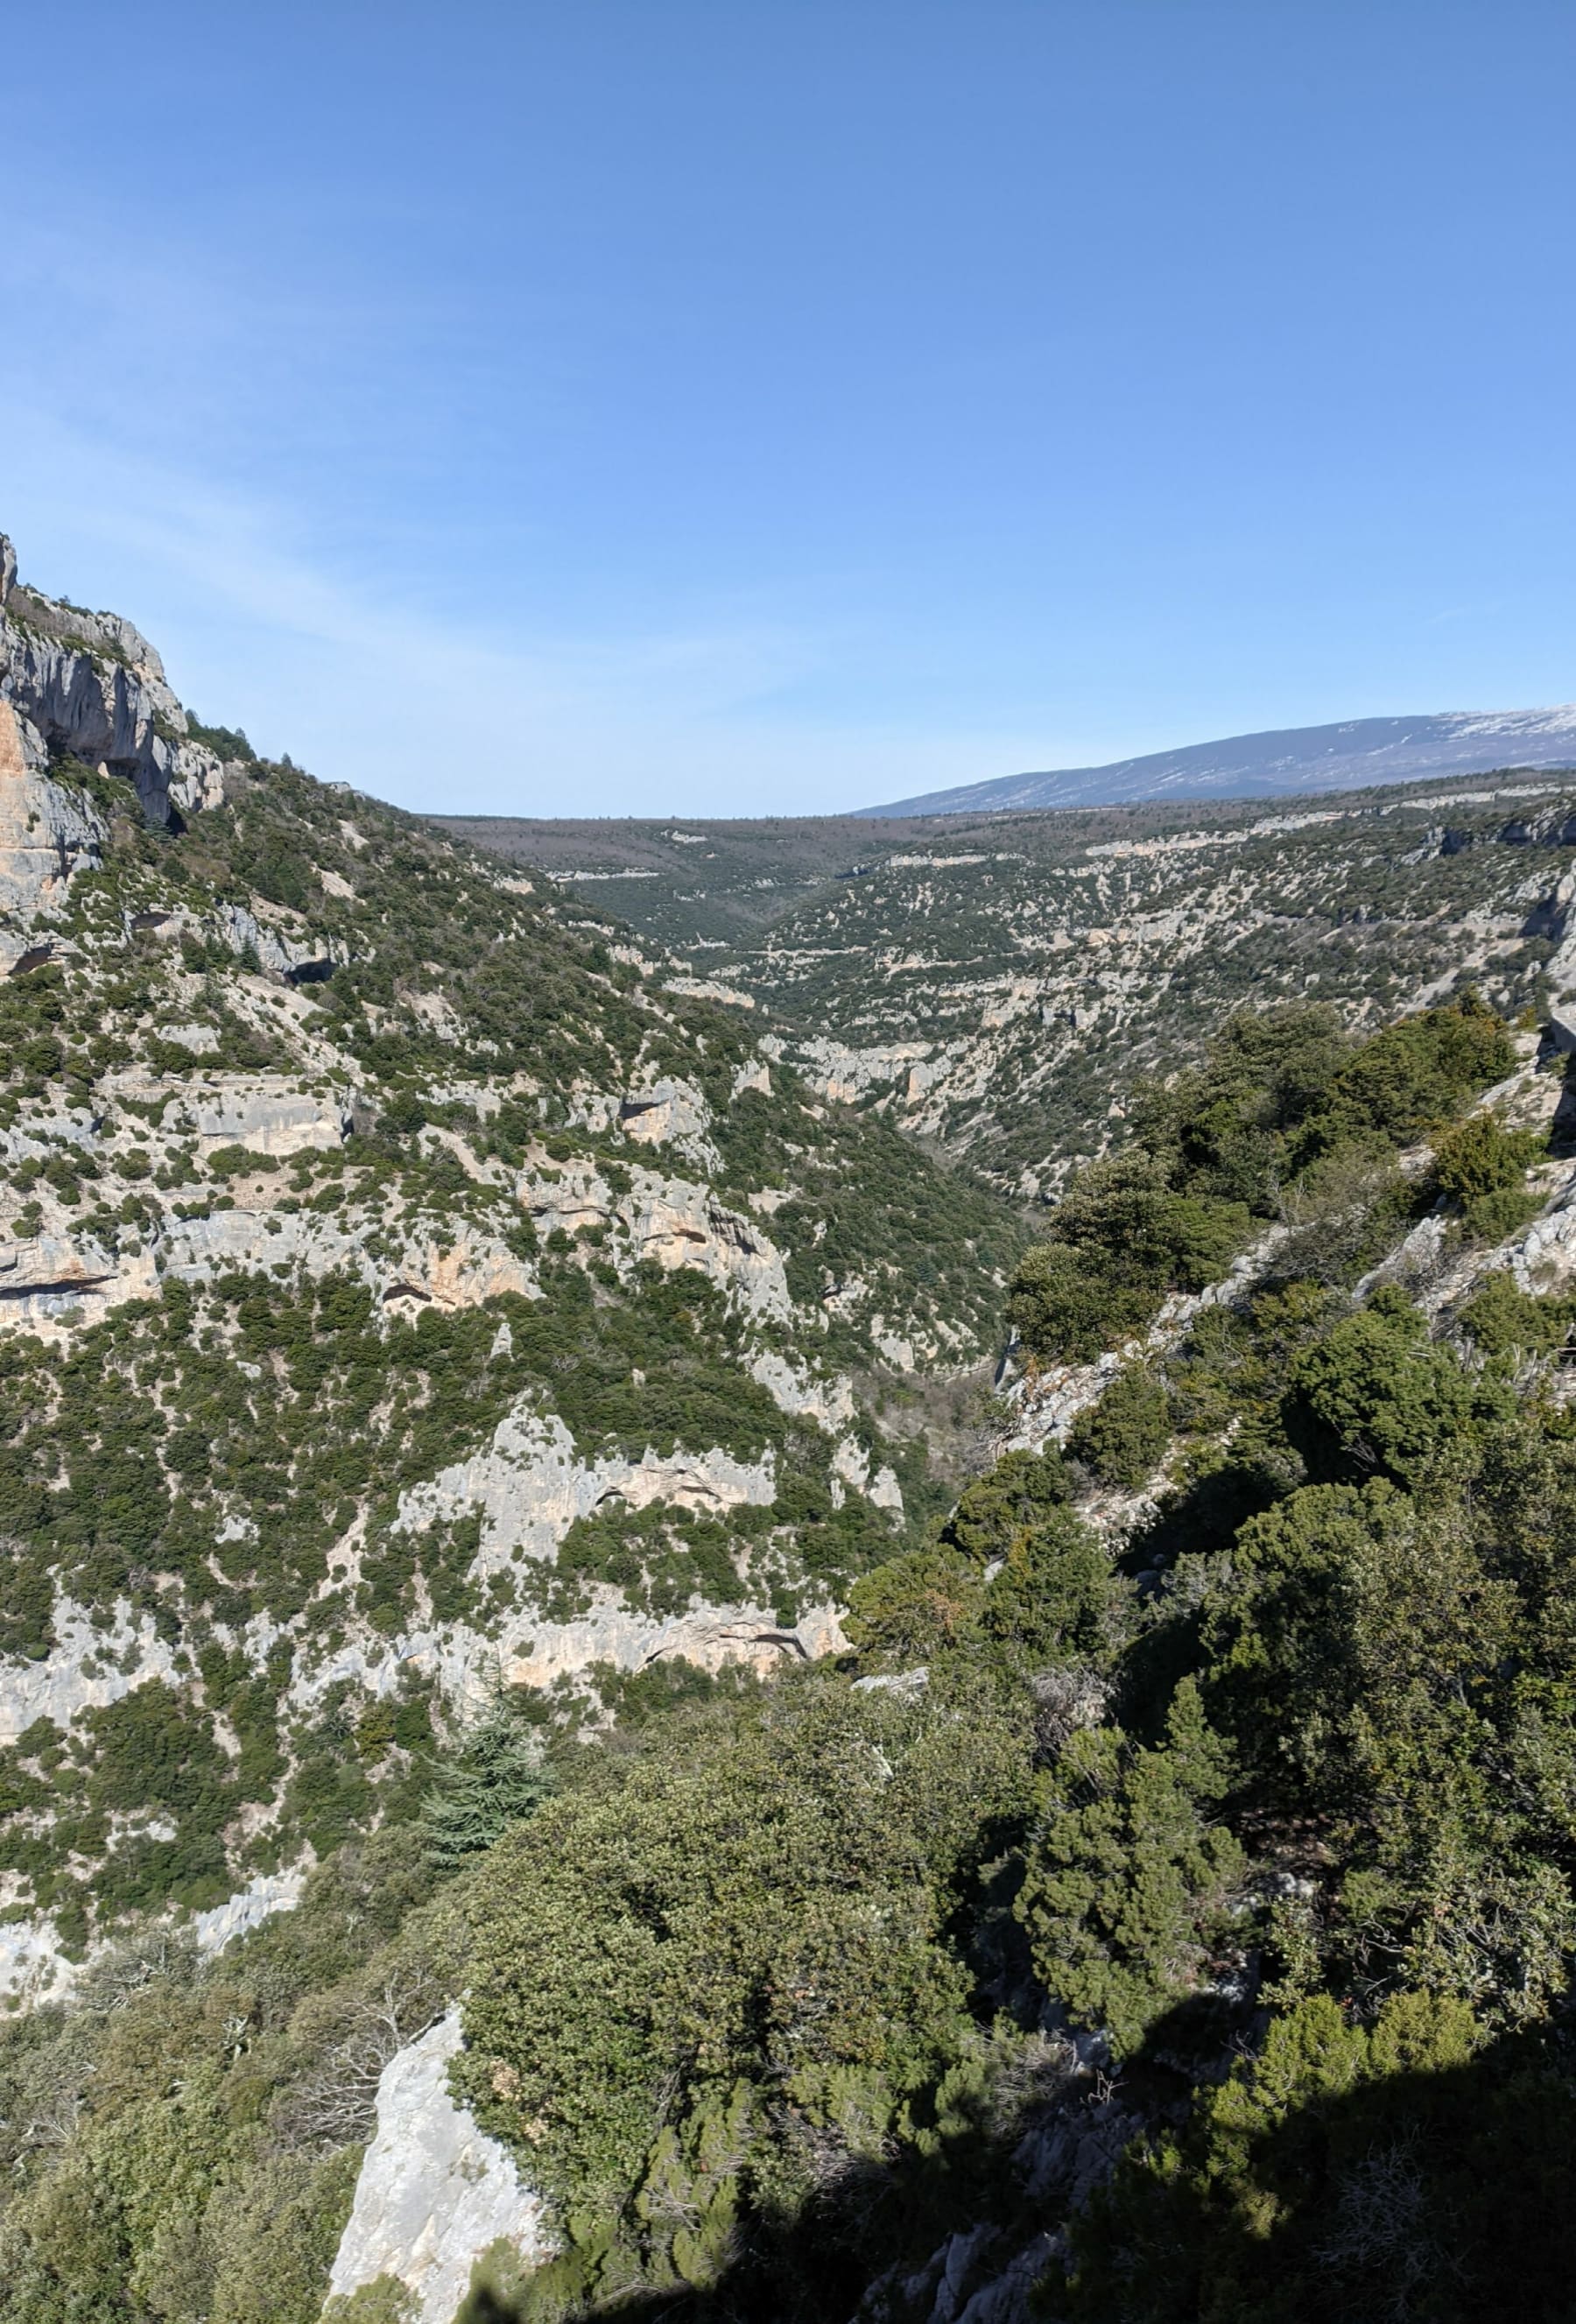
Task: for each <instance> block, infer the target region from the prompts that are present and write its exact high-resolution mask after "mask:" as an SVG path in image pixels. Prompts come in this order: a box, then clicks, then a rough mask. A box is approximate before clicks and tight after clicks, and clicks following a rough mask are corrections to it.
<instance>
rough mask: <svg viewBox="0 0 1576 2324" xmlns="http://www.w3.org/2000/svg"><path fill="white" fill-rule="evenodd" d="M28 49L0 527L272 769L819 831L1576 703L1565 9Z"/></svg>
mask: <svg viewBox="0 0 1576 2324" xmlns="http://www.w3.org/2000/svg"><path fill="white" fill-rule="evenodd" d="M17 25H18V27H21V25H22V17H21V14H20V13H19V14H18V16H17ZM25 34H26V36H25V38H23V37H21V36H20V32H18V35H17V36H15V37H14V38H13V39H12V40H11V41H9V42H7V65H6V73H5V80H4V85H3V86H0V134H3V138H4V147H5V154H6V171H5V175H6V186H7V196H6V225H5V232H4V234H3V235H0V299H3V300H4V306H5V316H6V329H5V360H4V364H0V529H4V530H8V531H10V532H11V533H12V535H13V537H14V539H15V540H16V543H17V546H18V549H19V552H20V556H21V559H22V566H23V574H24V576H26V577H28V578H31V579H32V580H34V581H35V582H37V583H39V584H40V585H41V586H45V587H48V588H52V589H57V590H61V591H64V592H67V593H68V594H69V595H73V596H75V597H77V598H78V599H83V600H86V601H87V602H88V603H91V604H112V605H114V606H115V607H117V608H118V609H120V610H122V611H124V612H126V613H131V614H132V615H133V617H134V618H135V619H136V620H138V621H139V622H142V624H143V627H144V628H145V629H146V630H147V631H148V632H149V633H150V634H151V635H152V637H153V638H154V640H155V641H156V642H158V643H159V644H160V646H161V649H162V650H163V652H164V656H165V659H166V661H167V663H168V664H169V666H170V669H171V677H172V678H173V680H174V682H175V684H176V685H177V687H178V688H179V690H180V692H181V694H182V695H183V696H184V697H185V698H186V699H187V700H189V702H190V703H191V704H192V705H194V706H195V707H196V708H197V709H198V712H199V713H200V715H203V716H205V717H207V718H208V719H210V720H223V721H225V722H226V723H230V724H244V726H245V727H246V728H247V730H248V732H249V733H251V734H252V735H253V739H254V741H256V742H258V743H259V744H260V745H261V746H263V747H264V748H266V749H268V750H271V751H273V752H281V751H289V752H291V753H292V755H294V756H295V757H296V758H297V759H299V760H300V761H302V762H304V763H305V764H307V765H309V766H310V767H312V768H313V769H314V770H315V771H317V772H318V773H319V774H322V775H325V776H336V777H341V778H344V779H348V780H350V781H353V782H355V783H357V784H358V785H360V786H362V787H364V788H367V789H371V790H374V791H377V792H379V793H381V794H382V795H383V796H385V797H389V798H396V799H398V800H400V801H401V802H403V803H405V804H407V805H410V806H417V807H422V806H425V807H446V808H450V809H454V810H456V811H458V810H465V809H473V810H477V811H484V810H485V811H493V812H503V813H517V814H528V815H529V814H539V815H552V814H559V815H562V814H618V815H624V814H649V815H668V814H669V813H689V814H692V815H698V814H704V813H711V814H730V813H731V814H759V813H766V812H773V813H780V812H786V813H793V812H802V813H810V812H818V811H827V810H834V809H836V808H838V807H854V806H862V805H864V804H866V803H869V802H871V801H874V800H879V799H880V798H894V797H898V796H900V795H903V794H905V793H912V792H914V791H917V790H921V789H926V788H935V787H937V786H939V785H942V784H948V783H954V782H962V781H969V780H973V779H984V778H986V777H989V776H993V775H1000V774H1007V773H1012V772H1015V771H1017V770H1020V769H1023V768H1027V767H1048V766H1057V765H1078V764H1087V763H1092V762H1098V761H1103V760H1106V759H1111V758H1115V757H1118V756H1120V755H1124V754H1126V753H1129V752H1136V751H1141V750H1147V749H1159V748H1162V747H1165V746H1167V745H1171V744H1175V743H1181V742H1190V741H1195V740H1201V739H1203V738H1206V737H1208V736H1212V735H1216V734H1224V733H1235V732H1240V731H1242V730H1244V729H1250V728H1255V727H1259V726H1269V725H1286V724H1301V723H1304V722H1312V721H1318V720H1323V719H1328V718H1337V717H1345V716H1357V715H1368V714H1376V713H1382V712H1387V711H1397V712H1401V711H1415V710H1432V709H1459V708H1465V709H1499V708H1509V707H1520V706H1524V705H1533V704H1543V703H1550V702H1559V701H1564V700H1568V699H1570V698H1571V696H1576V623H1573V619H1572V617H1573V614H1576V562H1573V559H1572V557H1571V539H1572V538H1573V532H1572V520H1573V518H1576V429H1573V427H1572V422H1571V406H1572V389H1571V382H1572V379H1573V378H1576V362H1573V357H1576V345H1573V341H1576V296H1573V291H1576V284H1573V281H1572V276H1573V272H1576V233H1573V228H1576V203H1573V199H1572V196H1573V192H1576V139H1572V137H1571V133H1570V124H1569V103H1570V92H1571V87H1572V86H1573V85H1576V9H1572V8H1571V7H1570V6H1569V5H1553V0H1545V5H1523V4H1522V0H1495V5H1488V0H1473V5H1465V6H1458V5H1451V0H1425V5H1414V0H1363V5H1353V6H1345V5H1341V0H1252V5H1209V0H1163V5H1153V4H1152V0H1076V4H1075V5H1056V0H1039V5H1018V0H955V5H927V0H902V5H883V0H729V5H723V0H554V5H533V4H532V0H517V5H476V4H475V0H451V5H449V6H447V8H443V9H438V8H430V7H410V6H403V5H399V0H392V5H391V0H378V5H336V0H316V4H315V5H312V6H310V7H304V6H296V5H290V0H270V5H268V6H267V7H262V6H256V7H248V6H239V7H220V8H216V7H214V6H213V5H211V0H204V5H200V6H198V5H190V6H182V5H161V0H147V5H138V6H134V7H131V8H127V7H126V6H124V0H122V5H116V6H115V7H113V8H112V7H110V6H107V5H99V0H74V5H73V6H72V8H71V9H70V11H69V13H68V14H64V15H60V16H53V15H51V14H50V13H49V12H43V13H42V14H39V13H37V12H34V13H32V14H30V15H29V16H28V17H27V20H26V26H25Z"/></svg>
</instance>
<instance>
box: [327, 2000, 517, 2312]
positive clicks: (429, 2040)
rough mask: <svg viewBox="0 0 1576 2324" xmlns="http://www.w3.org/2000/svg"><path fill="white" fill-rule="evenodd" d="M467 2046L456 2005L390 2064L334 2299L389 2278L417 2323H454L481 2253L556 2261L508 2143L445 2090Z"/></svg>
mask: <svg viewBox="0 0 1576 2324" xmlns="http://www.w3.org/2000/svg"><path fill="white" fill-rule="evenodd" d="M460 2046H461V2034H460V2018H459V2011H458V2010H457V2009H451V2010H450V2011H449V2013H448V2015H447V2016H445V2017H442V2018H440V2019H439V2020H438V2024H436V2025H434V2026H432V2027H430V2028H429V2031H428V2032H427V2033H423V2034H422V2036H421V2038H420V2040H419V2041H417V2042H412V2043H410V2045H409V2046H408V2047H407V2048H405V2049H403V2050H401V2051H400V2052H398V2054H397V2055H396V2056H395V2057H393V2058H392V2059H391V2060H390V2061H389V2063H388V2064H387V2066H385V2067H384V2069H383V2073H382V2080H380V2082H379V2084H378V2096H377V2131H376V2134H375V2135H374V2137H373V2142H372V2144H371V2145H370V2146H369V2147H368V2148H367V2151H366V2155H365V2158H364V2161H363V2163H362V2166H361V2176H360V2177H359V2179H358V2180H357V2181H356V2182H355V2202H354V2204H353V2205H352V2208H351V2213H350V2218H349V2220H348V2222H347V2224H346V2229H345V2233H344V2235H343V2236H342V2237H341V2238H340V2244H339V2249H338V2251H337V2253H336V2255H335V2259H334V2268H333V2273H332V2274H331V2275H330V2277H329V2280H328V2292H329V2297H330V2298H331V2299H332V2298H335V2297H338V2298H340V2299H346V2298H348V2297H349V2296H350V2294H351V2293H353V2292H358V2291H360V2290H361V2289H362V2288H363V2287H364V2285H367V2284H372V2283H376V2282H378V2281H379V2279H380V2278H382V2277H390V2276H392V2277H393V2278H394V2280H395V2281H396V2282H399V2283H401V2284H403V2285H404V2286H405V2288H406V2290H407V2292H410V2294H411V2295H412V2297H413V2300H414V2302H415V2312H416V2318H417V2324H453V2319H454V2314H455V2310H456V2309H457V2308H458V2306H459V2304H460V2302H461V2301H462V2300H463V2299H464V2298H465V2293H466V2292H467V2291H468V2290H469V2289H470V2283H471V2274H472V2271H473V2269H474V2268H475V2264H476V2262H477V2261H478V2260H479V2259H480V2258H481V2257H482V2255H484V2253H485V2252H488V2251H490V2250H493V2248H494V2247H495V2246H499V2245H501V2244H502V2245H505V2246H508V2247H509V2248H510V2250H511V2252H512V2255H514V2257H515V2259H516V2260H517V2261H519V2262H524V2263H525V2264H528V2265H529V2264H531V2263H533V2262H539V2261H541V2260H544V2259H546V2258H547V2257H548V2255H550V2253H551V2251H552V2248H553V2246H552V2243H551V2239H550V2237H549V2236H548V2232H547V2229H546V2227H545V2224H544V2219H543V2210H542V2203H541V2199H540V2198H539V2196H537V2195H535V2194H533V2193H532V2192H531V2190H530V2188H529V2187H527V2186H525V2185H524V2184H523V2183H522V2181H521V2178H520V2175H519V2173H518V2172H517V2171H516V2170H515V2167H514V2158H513V2157H512V2155H511V2154H510V2153H509V2152H508V2150H507V2148H505V2147H502V2146H501V2145H500V2144H498V2141H497V2140H496V2139H494V2138H490V2137H489V2136H488V2135H487V2134H486V2132H485V2131H484V2130H482V2129H480V2128H479V2127H478V2126H477V2124H476V2122H475V2118H474V2116H472V2115H471V2114H470V2112H469V2110H468V2109H467V2108H466V2107H460V2106H456V2104H455V2102H454V2099H453V2098H451V2097H450V2095H449V2089H448V2070H449V2064H450V2061H452V2060H453V2059H454V2058H455V2057H456V2055H457V2054H458V2052H459V2049H460Z"/></svg>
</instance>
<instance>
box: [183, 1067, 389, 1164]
mask: <svg viewBox="0 0 1576 2324" xmlns="http://www.w3.org/2000/svg"><path fill="white" fill-rule="evenodd" d="M170 1111H171V1112H173V1113H175V1114H177V1115H178V1116H180V1119H181V1121H182V1126H183V1127H184V1128H185V1129H186V1130H188V1131H189V1134H190V1135H191V1136H192V1137H194V1138H195V1139H196V1141H197V1149H198V1153H199V1154H213V1153H217V1151H218V1149H219V1148H221V1147H225V1146H244V1147H245V1148H246V1149H247V1151H248V1152H249V1153H253V1154H270V1155H273V1156H275V1157H279V1156H283V1155H288V1154H301V1153H305V1152H307V1151H309V1150H312V1149H315V1150H317V1151H319V1152H323V1151H327V1150H330V1149H331V1148H334V1147H336V1146H338V1145H340V1144H341V1143H342V1142H343V1140H344V1139H345V1138H346V1135H347V1134H348V1131H349V1128H350V1117H349V1113H348V1111H347V1110H346V1106H345V1105H344V1103H343V1102H341V1100H340V1099H339V1098H337V1097H319V1096H318V1095H316V1094H315V1093H312V1092H310V1091H308V1090H301V1089H297V1088H294V1087H292V1086H291V1085H290V1084H289V1083H288V1082H286V1081H285V1080H283V1079H282V1078H281V1076H279V1075H276V1074H259V1075H256V1076H254V1077H252V1078H246V1077H243V1076H241V1075H238V1074H216V1075H215V1076H214V1077H213V1078H212V1079H211V1080H207V1081H205V1082H203V1083H202V1084H199V1085H198V1086H197V1087H196V1088H194V1089H193V1090H192V1091H191V1092H190V1093H189V1094H188V1093H184V1092H183V1093H182V1094H181V1095H180V1097H178V1098H177V1099H176V1100H175V1101H174V1102H173V1104H172V1106H171V1108H170Z"/></svg>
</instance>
